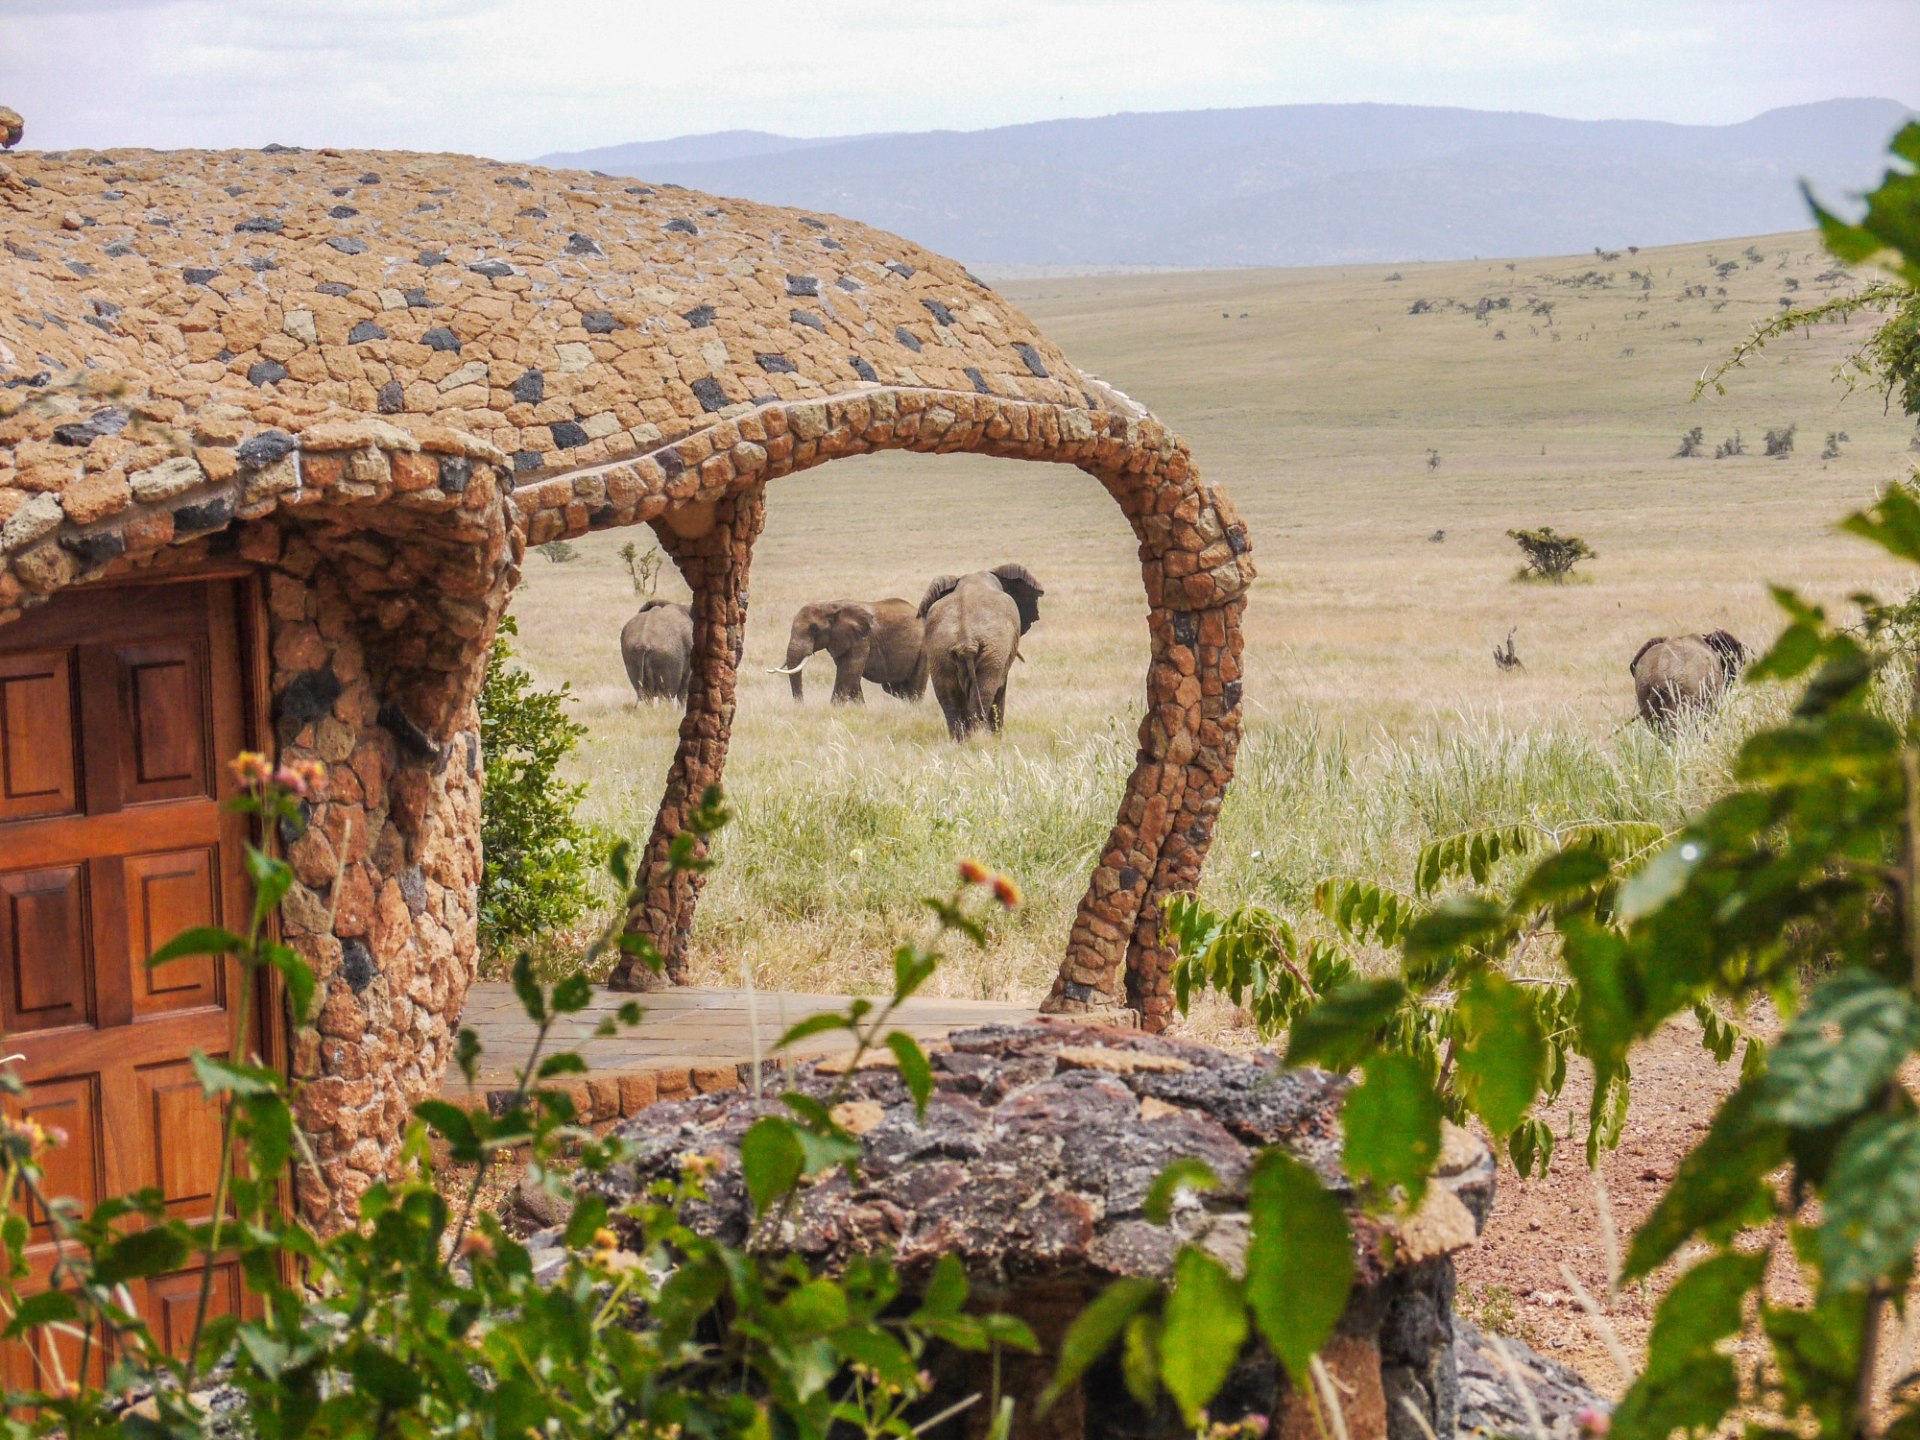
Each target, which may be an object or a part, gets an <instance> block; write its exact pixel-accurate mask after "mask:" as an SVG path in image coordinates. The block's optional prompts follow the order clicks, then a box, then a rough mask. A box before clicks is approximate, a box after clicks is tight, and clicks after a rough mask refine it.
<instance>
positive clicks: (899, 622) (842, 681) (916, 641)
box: [769, 600, 927, 705]
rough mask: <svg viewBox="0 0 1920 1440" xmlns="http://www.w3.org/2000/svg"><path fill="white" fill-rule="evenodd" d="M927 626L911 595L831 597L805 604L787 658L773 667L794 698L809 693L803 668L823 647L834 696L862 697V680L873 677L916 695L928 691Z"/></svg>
mask: <svg viewBox="0 0 1920 1440" xmlns="http://www.w3.org/2000/svg"><path fill="white" fill-rule="evenodd" d="M925 628H926V627H925V626H924V625H923V624H922V623H921V620H920V615H919V613H918V612H917V611H916V610H915V609H914V606H913V602H912V601H910V600H833V601H818V602H815V603H814V604H811V605H802V606H801V607H800V612H799V613H798V614H797V615H795V616H794V617H793V630H792V632H791V634H790V635H789V636H788V638H787V663H786V664H785V665H778V666H774V667H772V668H771V669H770V671H769V673H770V674H774V675H785V676H786V677H787V678H788V679H789V680H790V681H791V682H792V684H793V698H794V699H795V700H800V699H804V698H805V694H804V690H803V683H802V681H801V678H800V672H801V670H802V669H804V668H805V666H806V663H807V661H808V660H809V659H810V658H811V657H812V656H813V655H815V654H817V653H818V652H819V651H822V650H825V651H826V652H827V653H828V654H829V655H831V656H832V657H833V701H834V703H835V704H836V705H859V704H861V703H863V701H864V698H865V697H864V696H863V695H862V693H861V685H860V682H861V681H862V680H871V681H872V682H873V683H874V684H876V685H878V686H879V687H880V688H881V689H882V690H885V691H886V692H887V693H888V694H889V695H894V696H898V697H899V698H900V699H902V700H918V699H919V698H920V697H921V696H922V695H924V694H926V691H927V655H926V649H925V646H924V644H923V643H922V642H923V639H924V634H925Z"/></svg>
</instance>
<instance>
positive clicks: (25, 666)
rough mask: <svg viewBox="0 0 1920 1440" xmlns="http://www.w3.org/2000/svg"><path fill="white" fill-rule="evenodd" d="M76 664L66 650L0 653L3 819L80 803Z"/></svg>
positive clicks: (68, 808) (57, 811) (55, 811)
mask: <svg viewBox="0 0 1920 1440" xmlns="http://www.w3.org/2000/svg"><path fill="white" fill-rule="evenodd" d="M73 722H74V704H73V665H72V661H71V659H70V657H69V655H68V653H67V652H66V651H64V650H39V651H29V652H27V653H26V654H21V655H0V821H7V820H25V819H29V818H31V817H33V816H36V815H65V814H70V813H72V811H73V810H74V809H75V807H76V806H78V804H79V803H80V769H79V765H78V764H77V763H76V762H77V759H78V755H79V749H78V747H77V746H76V745H75V743H74V734H73Z"/></svg>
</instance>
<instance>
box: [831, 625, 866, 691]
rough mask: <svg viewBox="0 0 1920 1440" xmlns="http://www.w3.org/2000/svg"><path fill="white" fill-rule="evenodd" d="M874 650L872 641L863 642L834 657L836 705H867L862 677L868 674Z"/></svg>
mask: <svg viewBox="0 0 1920 1440" xmlns="http://www.w3.org/2000/svg"><path fill="white" fill-rule="evenodd" d="M872 649H873V645H872V642H871V641H868V640H861V641H858V642H856V643H855V644H853V645H852V646H850V647H849V648H847V649H846V650H843V651H841V652H840V653H839V654H838V655H835V656H834V657H833V703H834V704H836V705H864V704H866V703H867V697H866V694H865V692H864V691H863V690H862V689H861V687H860V677H861V676H862V675H864V674H865V673H866V669H867V656H868V655H869V654H870V653H871V652H872Z"/></svg>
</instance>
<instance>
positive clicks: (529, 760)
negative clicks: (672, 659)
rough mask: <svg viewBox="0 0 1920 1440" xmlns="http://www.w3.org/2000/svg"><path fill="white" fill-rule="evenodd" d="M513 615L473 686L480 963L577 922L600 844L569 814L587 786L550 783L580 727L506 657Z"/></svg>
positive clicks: (587, 903) (565, 691)
mask: <svg viewBox="0 0 1920 1440" xmlns="http://www.w3.org/2000/svg"><path fill="white" fill-rule="evenodd" d="M518 633H519V627H518V626H516V625H515V624H514V620H513V617H512V616H510V615H509V616H504V617H503V618H502V619H501V621H500V631H499V634H498V635H496V636H495V637H494V642H493V651H492V653H491V654H490V655H489V656H488V657H487V678H486V683H485V684H484V685H483V686H482V687H481V690H480V749H481V753H482V755H483V756H484V757H485V760H486V766H487V770H486V780H485V789H484V791H483V792H482V799H481V818H480V844H481V849H482V852H483V854H484V855H485V857H486V862H485V863H486V868H485V870H484V872H483V874H482V878H481V881H480V951H481V957H482V964H483V965H485V966H490V967H497V966H498V965H499V963H500V962H501V960H502V958H503V957H504V956H506V955H507V954H508V953H509V952H510V951H511V950H512V949H513V948H514V947H515V946H517V945H522V944H526V943H528V942H529V941H531V940H533V939H535V938H536V937H540V936H544V935H550V934H552V933H553V932H555V931H564V930H566V929H567V928H569V927H570V926H573V925H575V924H577V923H578V922H579V920H580V917H581V916H583V915H585V914H586V913H587V911H588V909H589V908H590V907H591V906H592V905H593V903H594V892H593V881H592V875H593V870H594V868H595V866H596V865H597V864H598V856H599V854H600V852H601V851H602V850H604V848H605V847H604V845H603V844H601V843H600V842H599V840H598V839H597V837H596V836H595V835H594V833H593V831H592V830H590V829H589V828H588V827H587V826H586V825H584V824H582V823H581V822H580V821H579V820H577V819H576V818H575V817H574V811H575V808H576V807H577V806H578V805H579V804H580V800H581V797H582V796H584V795H585V794H586V793H587V787H586V786H585V785H584V784H582V785H568V784H566V783H564V782H563V781H561V780H560V779H559V773H560V765H561V762H562V761H564V760H565V759H566V758H567V756H569V755H571V754H572V753H573V751H574V748H575V747H576V746H577V745H579V743H580V737H581V736H583V735H585V734H586V733H587V727H586V726H584V725H581V724H579V723H577V722H576V721H574V720H572V719H570V718H569V717H568V715H567V709H566V707H567V704H568V702H569V701H570V700H571V699H572V698H573V696H572V691H571V690H570V689H569V687H567V686H566V685H562V686H561V687H560V688H559V689H558V690H542V689H540V688H539V687H538V686H537V685H535V683H534V680H533V676H532V675H531V674H530V673H529V672H528V671H527V669H526V667H525V666H523V665H521V664H519V663H517V662H516V660H515V658H514V649H513V643H512V637H513V636H514V635H516V634H518Z"/></svg>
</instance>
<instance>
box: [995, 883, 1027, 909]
mask: <svg viewBox="0 0 1920 1440" xmlns="http://www.w3.org/2000/svg"><path fill="white" fill-rule="evenodd" d="M993 898H994V899H996V900H998V901H999V902H1000V904H1001V905H1002V906H1003V907H1005V908H1006V909H1008V910H1011V909H1013V907H1014V906H1016V905H1018V904H1019V903H1020V887H1019V886H1018V885H1016V884H1014V883H1013V881H1011V880H1009V879H1008V878H1007V877H1006V876H1004V875H996V876H994V877H993Z"/></svg>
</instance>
